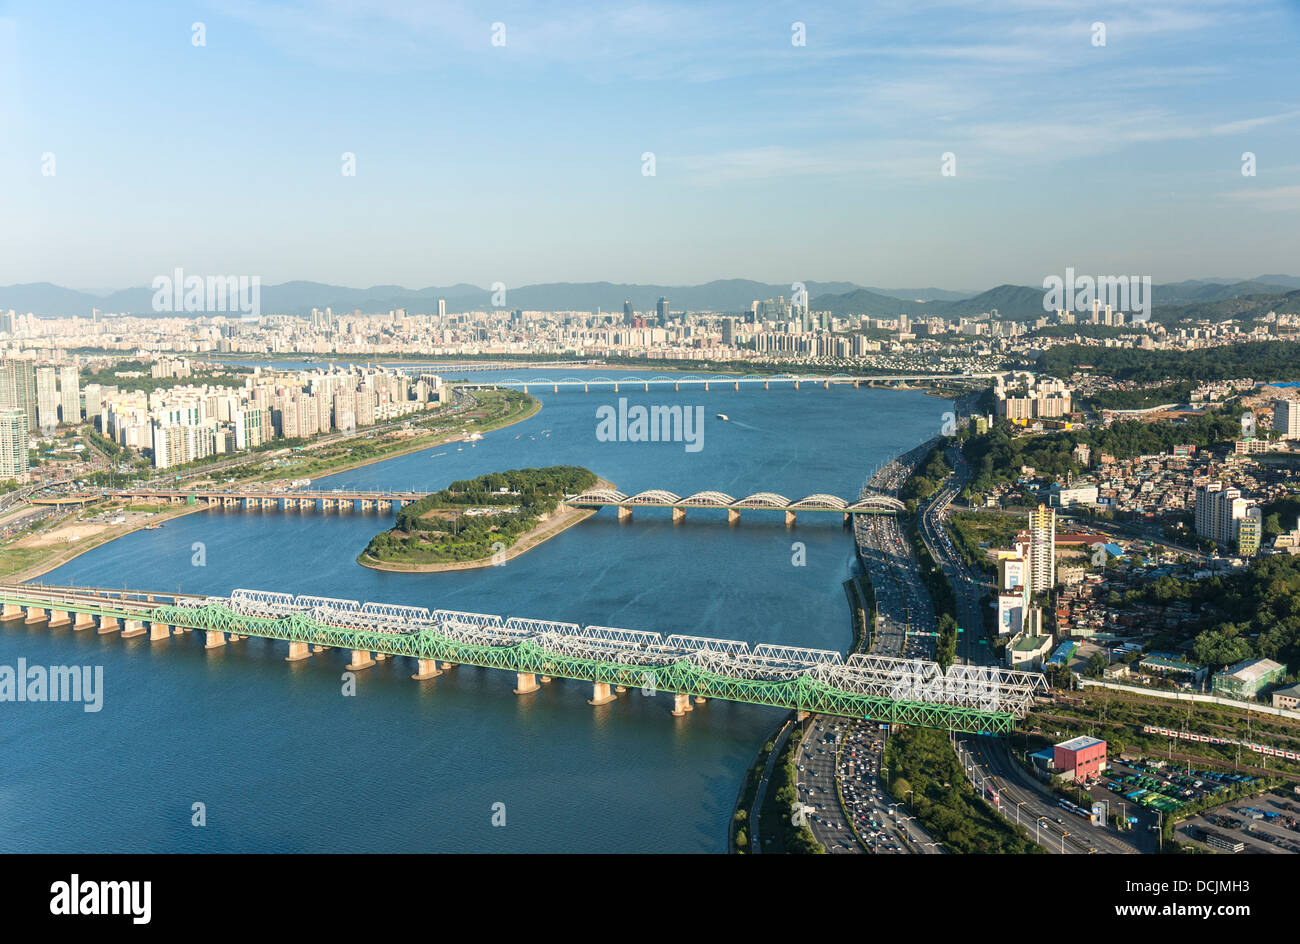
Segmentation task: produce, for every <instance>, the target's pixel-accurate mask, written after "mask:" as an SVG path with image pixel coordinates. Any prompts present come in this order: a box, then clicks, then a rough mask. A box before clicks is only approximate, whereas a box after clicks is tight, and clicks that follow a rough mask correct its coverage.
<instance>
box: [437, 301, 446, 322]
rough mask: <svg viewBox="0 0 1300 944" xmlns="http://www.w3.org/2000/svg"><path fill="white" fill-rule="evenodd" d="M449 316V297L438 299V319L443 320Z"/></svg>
mask: <svg viewBox="0 0 1300 944" xmlns="http://www.w3.org/2000/svg"><path fill="white" fill-rule="evenodd" d="M446 317H447V299H445V298H440V299H438V319H439V320H442V319H443V318H446Z"/></svg>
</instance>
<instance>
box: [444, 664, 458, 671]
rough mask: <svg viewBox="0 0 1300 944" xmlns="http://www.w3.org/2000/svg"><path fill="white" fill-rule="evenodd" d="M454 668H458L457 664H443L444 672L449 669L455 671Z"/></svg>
mask: <svg viewBox="0 0 1300 944" xmlns="http://www.w3.org/2000/svg"><path fill="white" fill-rule="evenodd" d="M454 668H456V663H455V662H444V663H443V664H442V670H443V671H444V672H445V671H447V670H448V669H454Z"/></svg>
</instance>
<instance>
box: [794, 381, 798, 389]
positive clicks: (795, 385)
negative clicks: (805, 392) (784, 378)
mask: <svg viewBox="0 0 1300 944" xmlns="http://www.w3.org/2000/svg"><path fill="white" fill-rule="evenodd" d="M794 388H795V389H796V390H798V389H799V381H797V380H796V381H795V382H794Z"/></svg>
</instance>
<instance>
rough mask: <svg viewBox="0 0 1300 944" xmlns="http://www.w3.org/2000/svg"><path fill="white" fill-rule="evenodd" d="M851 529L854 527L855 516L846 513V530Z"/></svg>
mask: <svg viewBox="0 0 1300 944" xmlns="http://www.w3.org/2000/svg"><path fill="white" fill-rule="evenodd" d="M851 527H853V516H852V515H851V514H849V513H848V512H847V511H846V512H844V530H846V531H847V530H848V529H849V528H851Z"/></svg>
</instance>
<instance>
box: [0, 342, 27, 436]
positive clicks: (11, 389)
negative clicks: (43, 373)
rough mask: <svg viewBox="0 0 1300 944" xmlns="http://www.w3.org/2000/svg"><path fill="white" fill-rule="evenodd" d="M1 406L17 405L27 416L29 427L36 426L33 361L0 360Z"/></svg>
mask: <svg viewBox="0 0 1300 944" xmlns="http://www.w3.org/2000/svg"><path fill="white" fill-rule="evenodd" d="M0 407H16V408H17V409H20V410H22V411H23V412H24V413H25V414H26V416H27V429H28V430H29V431H30V430H33V429H35V428H36V371H35V368H34V366H33V364H32V362H31V361H26V360H17V359H13V360H5V361H3V362H0Z"/></svg>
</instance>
